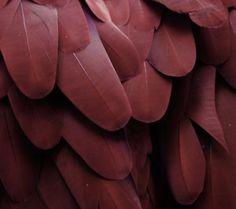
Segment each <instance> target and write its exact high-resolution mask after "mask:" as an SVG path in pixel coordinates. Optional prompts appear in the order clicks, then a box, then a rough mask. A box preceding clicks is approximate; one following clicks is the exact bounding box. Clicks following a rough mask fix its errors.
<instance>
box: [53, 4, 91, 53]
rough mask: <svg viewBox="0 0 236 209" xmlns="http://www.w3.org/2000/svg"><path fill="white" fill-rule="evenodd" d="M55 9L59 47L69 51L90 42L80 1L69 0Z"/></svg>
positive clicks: (81, 47) (66, 51)
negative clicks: (56, 12)
mask: <svg viewBox="0 0 236 209" xmlns="http://www.w3.org/2000/svg"><path fill="white" fill-rule="evenodd" d="M57 10H58V27H59V47H60V49H61V50H62V51H63V52H65V53H69V52H74V51H77V50H83V49H84V48H86V47H87V45H88V44H89V42H90V37H89V29H88V24H87V20H86V17H85V14H84V11H83V9H82V7H81V5H80V1H78V0H70V1H68V3H67V4H66V5H65V6H63V7H59V8H58V9H57ZM75 17H77V18H75Z"/></svg>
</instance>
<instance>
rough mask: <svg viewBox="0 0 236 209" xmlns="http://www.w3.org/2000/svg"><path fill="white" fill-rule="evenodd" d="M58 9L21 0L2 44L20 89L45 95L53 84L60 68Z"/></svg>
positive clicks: (35, 96) (26, 92)
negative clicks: (58, 61) (58, 63)
mask: <svg viewBox="0 0 236 209" xmlns="http://www.w3.org/2000/svg"><path fill="white" fill-rule="evenodd" d="M57 28H58V25H57V12H56V9H53V8H49V7H45V6H40V5H37V4H34V3H31V2H29V1H22V2H21V3H20V5H19V7H18V9H17V11H16V13H15V14H14V18H13V20H12V22H11V27H8V28H7V30H6V32H5V33H4V37H3V39H2V41H1V43H0V46H1V51H2V54H3V57H4V60H5V62H6V65H7V68H8V71H9V73H10V75H11V77H12V78H13V80H14V81H15V83H16V85H17V86H18V87H19V88H20V90H21V91H22V92H23V93H24V94H25V95H27V96H28V97H31V98H42V97H44V96H46V95H47V94H48V93H49V92H50V91H51V90H52V89H53V87H54V84H55V79H56V68H57V47H58V29H57Z"/></svg>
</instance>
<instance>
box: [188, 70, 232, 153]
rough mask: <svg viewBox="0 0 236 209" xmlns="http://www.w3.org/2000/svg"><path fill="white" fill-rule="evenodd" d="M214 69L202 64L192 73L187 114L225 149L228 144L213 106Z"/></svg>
mask: <svg viewBox="0 0 236 209" xmlns="http://www.w3.org/2000/svg"><path fill="white" fill-rule="evenodd" d="M215 79H216V69H215V67H213V66H204V67H201V68H199V69H197V70H196V71H195V73H194V74H193V79H192V82H191V83H192V84H191V92H190V98H189V104H188V108H187V111H186V112H187V114H188V115H189V117H190V118H191V119H192V120H193V121H194V122H195V123H197V124H198V125H199V126H200V127H202V128H203V129H204V130H205V131H207V132H208V133H209V134H210V135H211V136H212V137H213V138H214V139H215V140H216V141H217V142H218V143H219V144H220V145H221V146H222V147H224V149H225V150H228V145H227V142H226V140H225V137H224V132H223V129H222V126H221V123H220V121H219V118H218V114H217V112H216V106H215Z"/></svg>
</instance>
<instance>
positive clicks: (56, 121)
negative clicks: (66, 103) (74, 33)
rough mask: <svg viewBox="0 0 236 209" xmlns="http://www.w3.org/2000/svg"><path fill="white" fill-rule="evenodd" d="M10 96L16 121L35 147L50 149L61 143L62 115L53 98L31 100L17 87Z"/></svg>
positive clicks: (11, 90) (11, 91)
mask: <svg viewBox="0 0 236 209" xmlns="http://www.w3.org/2000/svg"><path fill="white" fill-rule="evenodd" d="M8 96H9V100H10V103H11V106H12V109H13V111H14V114H15V116H16V119H17V120H18V122H19V124H20V126H21V128H22V130H23V131H24V133H25V134H26V136H27V137H28V138H29V139H30V140H31V142H32V143H33V144H34V145H35V146H37V147H39V148H41V149H49V148H52V147H54V146H55V145H56V144H57V143H58V142H59V141H60V138H61V134H62V133H61V132H62V125H63V123H62V113H61V109H60V106H59V105H56V103H55V102H54V101H53V100H54V98H53V97H49V98H46V99H43V100H30V99H28V98H27V97H25V96H24V95H23V94H21V93H20V92H19V91H18V89H17V88H16V87H13V88H11V89H10V91H9V94H8Z"/></svg>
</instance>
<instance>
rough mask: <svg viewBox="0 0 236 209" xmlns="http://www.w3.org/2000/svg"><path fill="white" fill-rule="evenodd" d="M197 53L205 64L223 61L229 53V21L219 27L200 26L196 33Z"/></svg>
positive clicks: (217, 63) (216, 63)
mask: <svg viewBox="0 0 236 209" xmlns="http://www.w3.org/2000/svg"><path fill="white" fill-rule="evenodd" d="M196 38H197V48H198V55H199V58H200V59H201V61H202V62H204V63H206V64H212V65H219V64H222V63H224V62H225V61H226V60H227V59H228V58H229V57H230V54H231V34H230V27H229V22H226V23H225V24H224V25H223V26H222V27H219V28H200V29H199V30H198V33H197V35H196Z"/></svg>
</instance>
